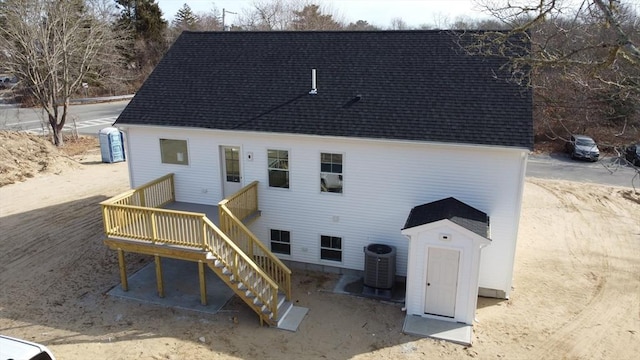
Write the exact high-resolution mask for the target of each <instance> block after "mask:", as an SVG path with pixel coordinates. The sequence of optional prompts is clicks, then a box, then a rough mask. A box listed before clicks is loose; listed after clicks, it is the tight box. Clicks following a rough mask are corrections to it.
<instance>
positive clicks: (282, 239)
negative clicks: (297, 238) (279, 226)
mask: <svg viewBox="0 0 640 360" xmlns="http://www.w3.org/2000/svg"><path fill="white" fill-rule="evenodd" d="M271 251H272V252H274V253H277V254H285V255H291V233H289V232H288V231H285V230H276V229H271Z"/></svg>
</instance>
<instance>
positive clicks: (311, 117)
mask: <svg viewBox="0 0 640 360" xmlns="http://www.w3.org/2000/svg"><path fill="white" fill-rule="evenodd" d="M458 35H459V33H455V32H449V31H378V32H208V33H198V32H185V33H183V34H182V35H181V36H180V37H179V38H178V40H176V42H175V43H174V45H173V46H172V47H171V49H170V50H169V51H168V53H167V54H166V55H165V57H164V58H163V59H162V61H161V62H160V63H159V64H158V66H157V67H156V69H155V70H154V72H153V73H152V74H151V75H150V76H149V78H148V80H147V81H146V82H145V84H144V85H143V86H142V87H141V88H140V90H139V91H138V93H137V94H136V96H135V97H134V98H133V99H132V100H131V102H130V104H129V105H128V106H127V108H126V109H125V110H124V111H123V113H122V114H121V116H120V117H119V118H118V120H117V123H118V124H144V125H159V126H186V127H199V128H210V129H222V130H231V129H234V130H246V131H261V132H275V133H296V134H307V135H326V136H345V137H364V138H377V139H398V140H416V141H434V142H448V143H467V144H481V145H497V146H509V147H519V148H528V149H530V148H532V145H533V136H532V132H533V127H532V113H531V109H532V95H531V91H530V90H529V89H527V88H522V87H519V86H517V85H515V84H513V83H511V82H508V81H507V79H508V78H509V74H508V73H506V72H505V71H504V70H501V66H502V65H504V63H505V62H506V59H503V58H498V57H480V56H469V55H466V54H465V53H464V51H462V49H460V48H459V46H458V45H457V44H456V39H457V36H458ZM311 69H317V88H318V93H317V95H310V94H309V90H310V89H311ZM356 95H360V96H361V99H360V100H359V101H356V102H352V103H351V104H350V105H348V106H347V104H348V103H349V102H350V101H351V100H353V99H354V97H355V96H356Z"/></svg>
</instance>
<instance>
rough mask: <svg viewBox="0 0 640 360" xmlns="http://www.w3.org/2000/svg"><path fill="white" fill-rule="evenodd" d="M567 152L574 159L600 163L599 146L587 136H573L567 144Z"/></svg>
mask: <svg viewBox="0 0 640 360" xmlns="http://www.w3.org/2000/svg"><path fill="white" fill-rule="evenodd" d="M567 152H568V153H569V156H571V158H572V159H585V160H591V161H598V158H599V157H600V149H598V145H597V144H596V142H595V141H593V139H592V138H591V137H589V136H586V135H571V137H570V138H569V142H568V143H567Z"/></svg>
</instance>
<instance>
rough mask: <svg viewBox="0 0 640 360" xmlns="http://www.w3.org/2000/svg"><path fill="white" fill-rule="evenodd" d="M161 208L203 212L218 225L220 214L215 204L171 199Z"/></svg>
mask: <svg viewBox="0 0 640 360" xmlns="http://www.w3.org/2000/svg"><path fill="white" fill-rule="evenodd" d="M162 208H163V209H167V210H178V211H185V212H193V213H201V214H205V215H206V216H207V219H209V220H211V222H212V223H214V224H215V225H216V226H217V227H220V216H219V215H218V212H219V210H218V206H217V205H203V204H194V203H188V202H182V201H173V202H170V203H168V204H165V205H164V206H162Z"/></svg>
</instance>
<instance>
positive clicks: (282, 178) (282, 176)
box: [267, 150, 289, 189]
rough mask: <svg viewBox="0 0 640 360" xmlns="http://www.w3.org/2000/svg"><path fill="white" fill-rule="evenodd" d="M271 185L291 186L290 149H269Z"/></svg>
mask: <svg viewBox="0 0 640 360" xmlns="http://www.w3.org/2000/svg"><path fill="white" fill-rule="evenodd" d="M267 157H268V171H269V186H270V187H279V188H285V189H288V188H289V151H287V150H267Z"/></svg>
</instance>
